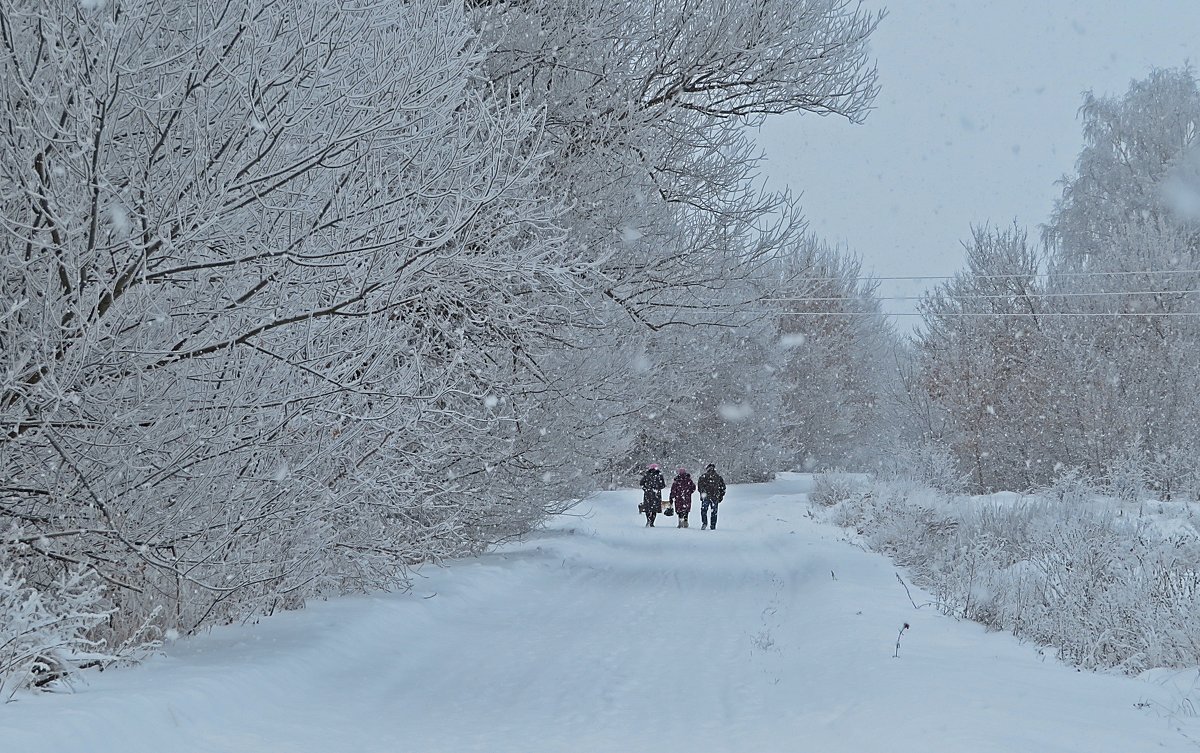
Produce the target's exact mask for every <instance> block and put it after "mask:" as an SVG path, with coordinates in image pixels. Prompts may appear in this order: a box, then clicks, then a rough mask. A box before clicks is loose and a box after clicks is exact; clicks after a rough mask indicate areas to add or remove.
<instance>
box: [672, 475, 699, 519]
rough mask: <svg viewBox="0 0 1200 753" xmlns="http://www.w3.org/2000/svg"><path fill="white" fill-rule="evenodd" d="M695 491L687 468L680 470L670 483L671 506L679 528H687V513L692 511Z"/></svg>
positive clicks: (694, 485) (694, 483) (694, 484)
mask: <svg viewBox="0 0 1200 753" xmlns="http://www.w3.org/2000/svg"><path fill="white" fill-rule="evenodd" d="M695 491H696V482H695V481H692V477H691V476H689V475H688V472H687V468H680V469H679V471H678V472H676V474H675V480H674V481H672V482H671V505H672V506H673V507H674V508H675V514H676V515H677V516H678V517H679V527H680V528H687V527H688V513H689V512H691V511H692V494H693V493H695Z"/></svg>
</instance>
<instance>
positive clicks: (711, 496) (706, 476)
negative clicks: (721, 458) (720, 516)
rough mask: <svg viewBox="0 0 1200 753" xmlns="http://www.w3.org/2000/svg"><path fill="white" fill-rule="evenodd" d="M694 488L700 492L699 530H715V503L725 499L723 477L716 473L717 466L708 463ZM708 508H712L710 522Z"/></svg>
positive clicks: (717, 503)
mask: <svg viewBox="0 0 1200 753" xmlns="http://www.w3.org/2000/svg"><path fill="white" fill-rule="evenodd" d="M696 489H697V490H698V491H699V492H700V530H701V531H703V530H705V529H712V530H714V531H715V530H717V505H719V504H721V500H723V499H725V479H723V478H721V474H719V473H717V466H715V465H713V464H712V463H709V464H708V467H707V468H705V469H704V473H702V474H700V480H699V481H698V482H697V484H696ZM710 508H711V509H712V519H711V522H710V519H709V516H708V511H709V509H710Z"/></svg>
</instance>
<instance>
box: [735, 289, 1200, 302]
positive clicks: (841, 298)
mask: <svg viewBox="0 0 1200 753" xmlns="http://www.w3.org/2000/svg"><path fill="white" fill-rule="evenodd" d="M1190 293H1200V290H1121V291H1117V290H1101V291H1097V292H1095V293H1031V294H1029V295H1024V294H1017V293H1011V294H1008V295H1000V294H992V293H988V294H983V293H967V294H964V295H955V296H952V297H951V300H956V301H958V300H1008V299H1011V298H1030V299H1037V298H1085V297H1093V298H1094V297H1096V296H1126V295H1185V294H1190ZM864 298H866V299H869V300H873V301H921V300H925V298H926V296H923V295H892V296H888V295H872V296H845V295H842V296H814V297H811V298H810V297H806V296H789V297H783V298H760V299H759V300H761V301H860V300H863V299H864Z"/></svg>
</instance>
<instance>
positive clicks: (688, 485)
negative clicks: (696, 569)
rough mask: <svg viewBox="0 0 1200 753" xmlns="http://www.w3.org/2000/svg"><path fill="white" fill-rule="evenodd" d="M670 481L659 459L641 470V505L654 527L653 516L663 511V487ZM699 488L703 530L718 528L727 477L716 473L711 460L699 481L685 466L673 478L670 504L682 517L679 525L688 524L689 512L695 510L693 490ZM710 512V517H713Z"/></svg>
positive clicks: (649, 524) (649, 525)
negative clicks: (693, 506) (719, 509)
mask: <svg viewBox="0 0 1200 753" xmlns="http://www.w3.org/2000/svg"><path fill="white" fill-rule="evenodd" d="M666 485H667V482H666V481H665V480H664V479H663V475H662V471H660V470H659V469H658V464H657V463H651V464H650V467H649V468H647V469H646V472H645V473H643V474H642V481H641V486H642V504H641V505H639V506H638V507H639V509H641V511H642V512H644V513H645V514H646V526H647V527H649V528H653V527H654V520H655V518H657V517H658V514H659V513H660V512H662V511H663V508H662V490H663V489H664V488H665V487H666ZM696 491H699V492H700V522H701V526H700V530H702V531H703V530H706V529H707V530H716V528H717V506H718V505H720V504H721V500H723V499H725V479H723V478H721V474H719V473H717V466H716V465H715V464H713V463H709V464H708V467H707V468H705V469H704V473H702V474H701V475H700V479H699V482H698V483H697V482H696V481H692V477H691V476H690V475H689V474H688V472H687V469H686V468H680V469H679V470H678V471H677V472H676V474H675V480H674V481H672V482H671V498H670V502H669V504H670V507H671V508H672V509H673V510H674V512H675V515H676V517H677V518H678V520H679V524H678V525H679V527H680V528H687V527H688V515H689V514H690V513H691V512H692V494H694V493H695V492H696ZM710 512H711V517H710Z"/></svg>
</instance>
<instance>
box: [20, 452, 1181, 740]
mask: <svg viewBox="0 0 1200 753" xmlns="http://www.w3.org/2000/svg"><path fill="white" fill-rule="evenodd" d="M810 483H811V480H810V478H809V477H807V476H801V475H789V476H784V477H782V478H781V479H780V480H778V481H776V482H774V483H771V484H762V485H755V486H734V487H731V489H730V493H729V496H728V499H727V501H726V502H725V504H723V505H722V509H721V521H720V526H719V530H717V531H714V532H709V531H701V530H700V521H699V509H698V506H697V508H695V510H694V511H693V521H692V522H693V527H692V528H690V529H688V530H678V529H676V528H675V527H674V526H675V524H674V520H673V519H671V518H661V517H660V518H659V525H658V527H656V528H653V529H648V528H644V527H643V526H642V523H641V518H640V517H639V516H638V515H637V514H636V505H637V500H638V496H639V494H640V492H634V491H622V492H606V493H601V494H598V495H596V496H595V497H593V498H592V499H591V500H589V501H588V502H587V503H586V504H585V505H583V506H581V507H580V508H578V509H577V510H576V511H575V512H576V514H575V515H572V516H563V517H562V518H560V519H558V520H556V521H555V522H553V523H552V525H550V526H549V528H548V529H547V530H546V531H544V532H542V533H541V534H539V535H537V536H535V537H532V538H530V539H529V540H528V541H526V542H523V543H519V544H514V545H511V546H508V547H506V548H504V549H503V550H501V551H500V552H498V553H496V554H492V555H489V556H486V557H482V558H479V559H476V560H470V561H463V562H458V563H455V564H453V565H451V566H449V567H446V568H430V569H428V570H426V572H425V573H424V575H423V576H422V577H420V578H419V579H418V580H417V582H416V585H415V588H414V589H413V590H412V591H411V592H410V593H407V594H396V595H380V596H373V597H360V598H345V599H339V600H336V601H332V602H328V603H319V604H314V605H312V606H311V607H310V608H309V609H306V610H304V611H301V612H296V613H290V614H284V615H280V616H276V617H273V618H271V619H268V620H264V621H262V622H261V623H260V624H257V625H249V626H232V627H227V628H222V629H218V630H214V631H213V632H212V633H211V634H208V635H205V636H201V637H199V638H196V639H191V640H186V641H181V642H179V643H176V644H175V645H173V646H171V647H170V649H169V650H168V652H167V655H166V656H163V657H159V658H156V659H154V660H152V661H150V662H149V663H148V664H146V665H145V666H142V667H138V668H134V669H129V670H121V671H110V672H107V673H104V674H95V675H92V676H90V679H89V680H88V682H87V683H86V684H84V685H81V686H80V687H79V688H78V690H77V692H76V693H74V694H61V695H40V696H21V697H19V699H18V701H16V702H14V703H10V704H7V705H4V706H0V751H4V752H5V753H8V752H9V751H41V752H43V753H57V752H59V751H64V752H65V751H81V752H82V751H86V752H87V753H109V752H111V751H120V752H121V753H135V752H136V751H154V752H155V753H177V752H178V753H182V752H184V751H205V752H216V751H289V752H292V751H294V752H298V753H300V752H307V751H322V752H325V751H354V752H355V753H367V752H369V751H379V752H380V753H383V752H387V753H396V752H404V751H412V752H414V753H415V752H420V753H425V752H433V751H455V752H458V751H487V752H488V753H496V752H498V751H520V752H521V753H529V752H530V751H572V752H573V753H582V752H584V751H655V752H656V753H674V752H676V751H680V752H682V751H688V752H689V753H691V752H694V751H756V752H758V753H770V752H772V751H779V752H781V753H782V752H793V751H817V752H826V751H855V752H861V751H867V752H869V751H887V753H904V752H905V751H913V752H914V753H917V752H919V753H935V752H938V751H953V752H954V753H961V752H963V751H971V752H974V753H983V752H985V751H1022V752H1024V751H1037V752H1042V753H1045V752H1049V751H1080V752H1081V753H1082V752H1086V753H1102V752H1104V751H1114V752H1117V751H1120V752H1121V753H1130V752H1136V751H1151V750H1164V751H1195V750H1197V748H1198V747H1200V745H1198V744H1197V742H1193V740H1200V725H1198V724H1197V722H1196V720H1195V719H1193V717H1192V715H1191V714H1190V713H1188V712H1189V711H1190V705H1189V704H1188V703H1187V701H1186V700H1185V699H1184V698H1183V696H1182V695H1181V694H1180V691H1179V690H1178V686H1179V684H1180V683H1182V684H1183V686H1184V687H1192V686H1193V682H1192V680H1191V679H1190V678H1191V677H1194V676H1195V673H1194V672H1192V673H1190V674H1189V673H1168V674H1162V673H1159V674H1157V675H1155V677H1156V678H1157V679H1156V680H1155V681H1147V680H1141V679H1130V678H1125V677H1118V676H1107V675H1098V674H1089V673H1083V672H1077V671H1075V670H1073V669H1070V668H1067V667H1064V666H1061V665H1059V664H1057V663H1056V662H1055V661H1053V660H1052V659H1049V658H1045V657H1044V656H1043V655H1042V654H1041V653H1040V652H1039V651H1038V649H1037V648H1036V647H1033V646H1029V645H1021V644H1019V643H1018V642H1017V641H1016V640H1015V639H1013V638H1012V637H1011V636H1009V635H1005V634H997V633H986V632H985V631H984V630H983V628H981V627H980V626H978V625H975V624H972V623H967V622H956V621H955V620H953V619H950V618H947V617H943V616H941V615H939V614H937V613H935V612H934V611H932V609H930V608H925V609H920V610H917V609H914V608H913V606H912V604H911V603H910V602H909V599H908V596H907V595H906V594H905V592H904V590H903V588H902V587H901V586H900V584H899V583H898V582H897V580H896V576H895V573H896V571H895V569H894V568H893V567H892V565H891V564H890V563H889V562H888V561H887V560H886V559H885V558H883V557H881V556H879V555H876V554H871V553H868V552H865V551H863V550H862V549H860V548H858V547H856V546H854V545H853V544H851V543H848V542H847V541H846V540H845V534H844V533H843V532H842V531H840V530H838V529H835V528H832V527H829V526H825V525H820V524H817V523H814V522H813V521H812V520H811V519H810V518H809V517H808V516H807V515H806V511H807V509H808V507H807V504H806V502H805V495H804V493H805V492H806V491H807V490H808V488H809V485H810ZM913 597H914V598H915V599H916V600H917V602H918V603H921V601H922V598H921V594H919V593H918V592H917V591H916V590H914V591H913ZM905 622H908V623H910V625H911V626H912V627H911V629H910V630H909V631H908V632H907V633H906V634H905V635H904V637H903V641H902V644H901V647H900V656H899V658H893V652H894V651H895V642H896V636H897V632H898V631H899V629H900V627H901V625H902V624H903V623H905ZM1168 680H1171V681H1170V682H1169V681H1168Z"/></svg>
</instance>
